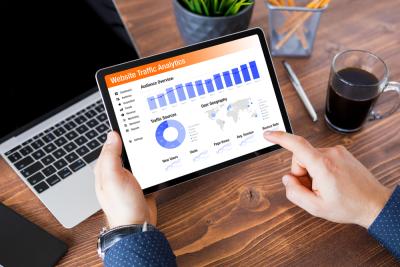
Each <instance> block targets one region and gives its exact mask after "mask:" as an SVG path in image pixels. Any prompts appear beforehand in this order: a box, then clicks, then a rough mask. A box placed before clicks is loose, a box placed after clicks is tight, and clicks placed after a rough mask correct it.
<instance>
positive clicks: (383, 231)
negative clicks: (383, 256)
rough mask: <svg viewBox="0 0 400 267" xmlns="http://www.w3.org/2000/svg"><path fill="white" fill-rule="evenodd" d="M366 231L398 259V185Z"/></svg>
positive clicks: (399, 222)
mask: <svg viewBox="0 0 400 267" xmlns="http://www.w3.org/2000/svg"><path fill="white" fill-rule="evenodd" d="M368 232H369V233H370V235H372V236H373V237H374V238H375V239H376V240H378V241H379V243H381V245H383V246H384V247H385V248H386V249H387V250H389V251H390V252H391V253H392V254H393V255H394V256H395V257H396V258H397V259H398V260H400V186H397V187H396V189H395V190H394V192H393V194H392V196H391V197H390V198H389V200H388V202H387V203H386V205H385V207H384V208H383V209H382V211H381V212H380V213H379V215H378V217H377V218H376V219H375V221H374V222H373V223H372V224H371V226H370V227H369V229H368Z"/></svg>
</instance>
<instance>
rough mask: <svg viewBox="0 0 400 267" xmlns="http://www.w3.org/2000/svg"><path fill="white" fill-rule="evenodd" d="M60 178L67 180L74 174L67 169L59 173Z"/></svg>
mask: <svg viewBox="0 0 400 267" xmlns="http://www.w3.org/2000/svg"><path fill="white" fill-rule="evenodd" d="M57 174H58V176H60V177H61V178H62V179H65V178H67V177H68V176H70V175H71V174H72V172H71V170H70V169H68V167H65V168H64V169H62V170H61V171H59V172H58V173H57Z"/></svg>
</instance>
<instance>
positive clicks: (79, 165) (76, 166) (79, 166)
mask: <svg viewBox="0 0 400 267" xmlns="http://www.w3.org/2000/svg"><path fill="white" fill-rule="evenodd" d="M85 165H86V163H85V162H84V161H83V160H81V159H78V160H77V161H75V162H74V163H72V164H70V165H69V167H70V168H71V170H72V171H74V172H76V171H78V170H79V169H82V168H83V167H84V166H85Z"/></svg>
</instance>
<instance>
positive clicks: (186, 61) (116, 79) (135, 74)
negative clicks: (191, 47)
mask: <svg viewBox="0 0 400 267" xmlns="http://www.w3.org/2000/svg"><path fill="white" fill-rule="evenodd" d="M257 45H258V37H257V36H256V35H255V36H249V37H245V38H242V39H238V40H235V41H231V42H228V43H224V44H220V45H216V46H212V47H208V48H204V49H201V50H198V51H194V52H190V53H187V54H183V55H179V56H176V57H171V58H167V59H164V60H160V61H156V62H153V63H150V64H146V65H143V66H140V67H136V68H131V69H127V70H124V71H119V72H116V73H113V74H109V75H106V76H105V79H106V84H107V87H108V88H110V87H113V86H117V85H121V84H125V83H129V82H133V81H136V80H140V79H143V78H146V77H149V76H153V75H157V74H160V73H164V72H168V71H172V70H176V69H179V68H183V67H187V66H190V65H193V64H196V63H200V62H203V61H206V60H210V59H213V58H216V57H220V56H224V55H226V54H230V53H234V52H238V51H240V50H244V49H248V48H251V47H254V46H257Z"/></svg>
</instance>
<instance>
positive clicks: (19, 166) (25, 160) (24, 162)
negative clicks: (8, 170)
mask: <svg viewBox="0 0 400 267" xmlns="http://www.w3.org/2000/svg"><path fill="white" fill-rule="evenodd" d="M32 162H33V158H32V157H31V156H27V157H26V158H23V159H21V160H20V161H17V162H16V163H14V165H15V167H16V168H17V169H18V170H21V169H23V168H25V167H26V166H28V165H29V164H31V163H32Z"/></svg>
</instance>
